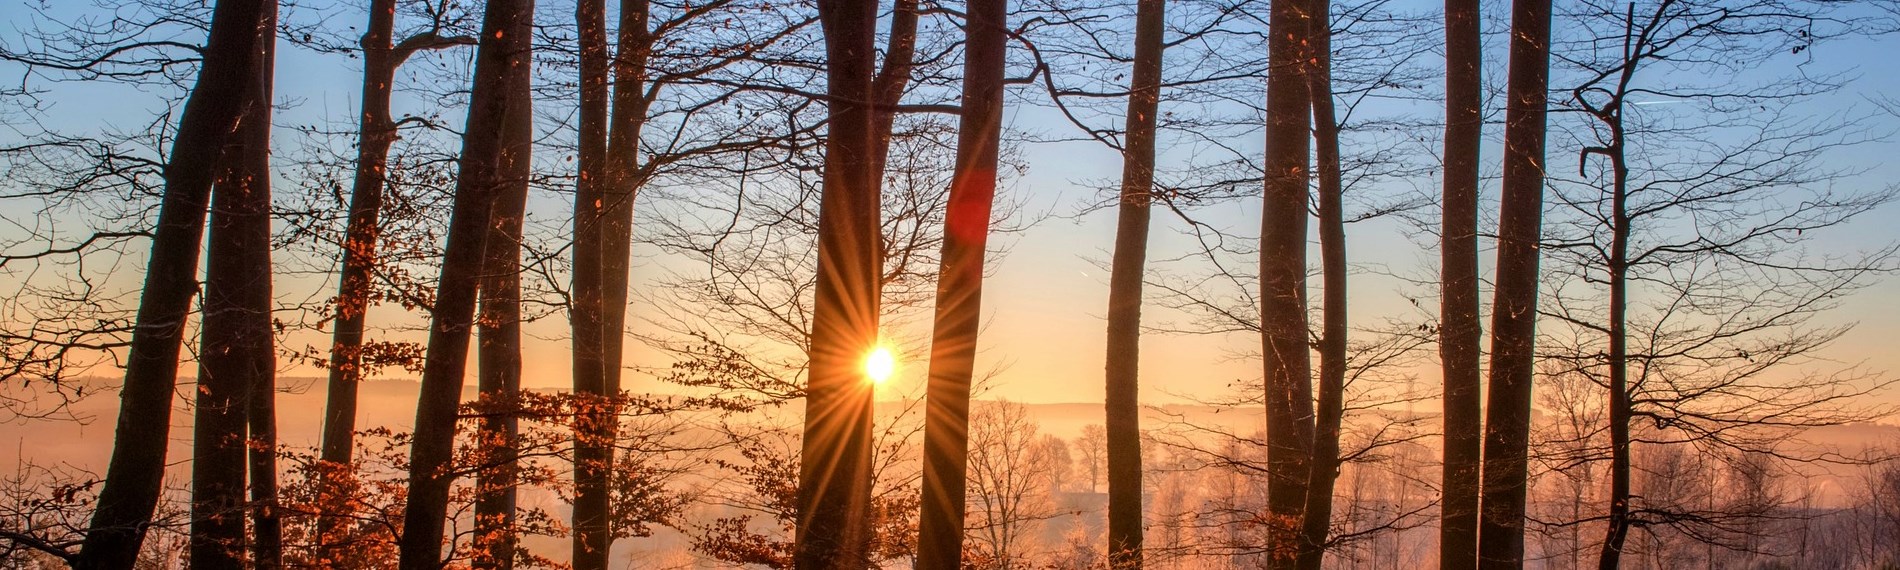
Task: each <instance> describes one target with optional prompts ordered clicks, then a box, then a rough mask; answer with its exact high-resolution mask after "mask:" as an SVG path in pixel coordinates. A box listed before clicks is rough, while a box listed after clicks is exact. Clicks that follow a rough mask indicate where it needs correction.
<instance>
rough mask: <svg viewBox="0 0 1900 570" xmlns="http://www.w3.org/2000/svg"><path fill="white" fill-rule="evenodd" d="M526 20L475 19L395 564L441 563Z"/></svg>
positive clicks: (526, 52)
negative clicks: (465, 108)
mask: <svg viewBox="0 0 1900 570" xmlns="http://www.w3.org/2000/svg"><path fill="white" fill-rule="evenodd" d="M533 18H534V2H533V0H490V1H489V3H488V6H487V12H486V14H485V15H484V17H483V21H482V35H481V43H480V47H478V48H477V50H476V54H475V85H474V90H473V92H472V93H471V97H470V104H469V112H468V121H467V124H466V127H465V132H464V134H463V137H462V157H461V164H460V170H461V172H460V175H459V176H458V177H457V179H456V188H455V206H454V212H453V214H452V218H451V219H450V220H449V234H448V241H447V243H446V244H445V246H444V248H443V252H442V255H443V259H442V273H441V276H440V277H439V281H438V283H437V285H436V304H435V311H434V314H433V317H432V321H433V322H432V323H431V326H430V327H429V349H428V354H427V356H426V360H425V361H424V364H423V371H422V389H421V394H420V395H419V396H418V399H417V403H416V431H415V435H414V438H413V443H412V444H411V448H410V465H409V497H408V498H409V501H408V504H407V505H405V508H404V510H403V533H402V544H401V559H400V564H401V567H402V568H403V569H404V570H424V569H434V568H436V567H438V566H440V565H441V563H442V540H443V535H442V529H443V522H444V521H443V519H444V518H445V517H446V516H447V514H448V499H449V486H450V484H451V483H453V479H454V477H453V474H452V473H451V472H450V467H451V465H450V463H451V459H452V455H453V453H454V451H455V423H456V415H457V414H456V412H457V407H458V405H459V404H460V401H461V396H462V376H463V374H464V373H465V372H466V371H467V365H468V342H469V329H470V328H472V327H473V325H474V323H473V321H474V316H475V303H476V288H477V285H478V283H479V280H480V278H481V272H482V268H483V261H484V260H485V259H486V255H485V253H484V248H485V247H486V242H487V237H488V232H489V231H490V227H491V226H492V225H493V223H494V215H495V203H496V202H499V201H501V200H502V196H503V195H504V193H505V192H506V191H507V189H508V181H507V174H506V173H505V172H503V171H502V164H501V159H502V155H503V140H504V139H505V138H506V137H505V133H506V132H507V125H508V121H509V119H508V116H509V115H510V114H514V113H524V114H525V113H528V112H529V109H526V108H522V105H521V103H523V102H524V101H523V100H522V99H521V98H520V97H515V96H512V95H511V93H510V91H511V90H513V89H514V88H515V82H514V79H513V78H514V74H515V73H516V70H517V69H519V68H523V67H526V66H528V65H529V64H530V63H531V61H530V59H531V58H530V56H531V53H530V51H531V49H532V47H531V44H530V39H531V38H530V35H529V34H530V32H531V30H532V28H533Z"/></svg>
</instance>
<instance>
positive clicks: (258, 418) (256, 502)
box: [199, 10, 284, 570]
mask: <svg viewBox="0 0 1900 570" xmlns="http://www.w3.org/2000/svg"><path fill="white" fill-rule="evenodd" d="M276 24H277V15H276V13H275V11H274V10H273V12H272V14H271V15H270V18H269V22H268V23H267V25H268V26H269V30H268V31H266V32H263V33H264V34H266V35H267V36H268V40H267V41H266V42H264V45H263V46H262V49H263V60H262V61H261V62H260V63H259V66H260V68H259V77H258V82H257V102H256V103H255V104H253V105H251V107H250V109H249V110H248V111H247V116H246V118H245V119H244V124H242V125H240V127H239V129H238V137H240V138H242V139H243V141H244V142H243V145H244V150H245V151H244V153H243V156H242V158H241V159H240V160H242V163H241V165H238V167H240V168H242V169H243V172H244V175H243V177H242V178H238V179H236V180H235V182H236V184H233V185H232V188H231V189H232V190H235V191H236V194H237V195H236V196H232V199H234V200H235V199H242V204H241V205H239V204H232V205H231V206H230V207H228V208H225V207H220V206H219V204H218V202H219V201H220V200H222V199H223V198H220V196H221V195H222V194H224V193H226V192H225V190H224V188H223V187H222V186H220V187H218V188H215V189H214V190H213V195H212V204H211V206H212V208H211V210H212V213H211V220H212V222H211V240H210V242H211V251H210V255H211V263H214V264H215V263H218V260H219V258H222V257H225V256H226V254H225V253H224V252H221V251H219V245H220V244H221V243H224V245H225V247H227V248H229V249H230V250H231V251H230V253H229V255H230V256H231V257H234V258H238V259H241V260H242V263H241V267H233V268H232V275H231V277H232V281H233V286H234V287H233V290H234V291H235V292H237V293H239V294H240V295H242V298H241V301H242V303H241V305H242V307H243V310H242V311H241V312H238V313H236V314H234V315H233V316H237V317H242V318H243V322H242V323H233V324H237V325H239V326H237V327H234V328H235V329H236V330H237V331H239V332H238V335H239V336H237V337H235V338H236V340H237V342H238V343H239V344H238V345H236V346H238V347H241V352H242V354H243V357H244V363H243V368H242V371H243V374H244V376H245V379H246V380H247V384H248V385H247V386H246V391H247V392H248V393H249V397H248V398H247V399H246V406H247V409H246V411H245V415H246V419H247V421H248V423H249V425H250V441H249V445H248V446H246V447H247V451H248V452H249V453H250V470H251V535H252V537H251V567H252V568H256V569H258V570H268V569H273V568H279V567H282V566H283V562H284V529H283V521H282V519H281V517H280V516H279V513H278V511H277V342H276V336H275V335H274V334H272V331H273V330H274V329H275V327H274V326H272V324H271V308H272V299H271V291H272V288H271V253H270V248H271V244H270V224H271V218H270V216H271V212H270V204H271V202H270V199H271V171H270V156H271V153H270V130H271V114H272V107H271V101H272V96H273V95H272V94H273V89H272V88H273V85H272V83H273V82H274V81H275V77H276V70H277V67H276V58H277V46H276V43H277V32H276ZM220 214H224V215H227V216H229V217H230V218H232V219H231V223H230V226H231V227H230V228H229V229H230V230H231V231H229V232H227V233H228V234H229V235H230V237H229V238H228V239H227V238H224V237H220V235H219V226H220V224H219V223H218V216H219V215H220ZM227 242H228V243H227ZM205 286H206V291H207V293H206V296H205V298H206V300H207V301H209V300H210V294H209V290H210V280H209V279H207V280H206V284H205ZM207 324H209V322H207ZM199 334H200V335H203V334H204V332H203V331H200V332H199ZM206 354H209V351H206Z"/></svg>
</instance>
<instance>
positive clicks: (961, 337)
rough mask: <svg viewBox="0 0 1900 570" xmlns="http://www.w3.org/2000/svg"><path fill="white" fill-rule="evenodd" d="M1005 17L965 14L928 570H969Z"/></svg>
mask: <svg viewBox="0 0 1900 570" xmlns="http://www.w3.org/2000/svg"><path fill="white" fill-rule="evenodd" d="M1008 10H1009V3H1008V2H1007V0H984V1H980V2H970V3H969V6H968V8H967V9H966V11H965V15H964V17H965V22H964V33H965V42H964V50H965V51H964V65H963V69H964V72H963V99H962V110H963V114H962V117H961V118H960V121H959V123H958V124H957V168H956V171H955V173H954V175H953V177H952V179H951V183H950V201H949V204H948V210H949V211H948V212H946V213H945V214H944V226H945V228H944V242H943V260H942V269H940V270H939V271H938V276H937V304H936V319H935V321H934V325H935V327H934V328H933V331H932V335H931V342H930V345H931V352H930V371H929V385H928V387H927V388H926V404H925V407H924V472H923V502H922V504H921V505H920V507H919V508H920V512H919V519H918V526H917V532H918V538H917V567H918V568H922V569H925V570H955V569H958V568H962V567H963V542H964V536H963V530H964V528H965V524H964V507H965V501H964V498H965V488H966V487H967V483H966V481H965V473H966V471H967V467H968V463H969V459H970V458H969V450H970V442H969V429H970V386H971V376H972V375H973V374H974V373H975V367H976V344H977V331H978V329H979V328H980V327H979V325H980V324H981V320H982V315H983V311H982V309H983V266H984V264H983V261H984V257H985V255H986V254H987V253H988V248H989V246H988V243H989V233H990V217H991V210H992V208H994V206H995V203H996V179H997V175H998V172H997V167H998V165H999V164H1000V163H1001V160H1000V159H999V156H998V155H999V153H1000V152H1001V146H1002V143H1001V140H1002V136H1003V64H1004V56H1005V55H1006V53H1005V50H1006V46H1007V43H1006V40H1007V39H1008V38H1007V37H1006V31H1007V27H1008V22H1007V21H1006V19H1007V18H1008ZM914 33H915V32H912V34H914ZM887 57H890V56H887ZM905 59H908V56H906V57H905ZM887 67H888V64H887Z"/></svg>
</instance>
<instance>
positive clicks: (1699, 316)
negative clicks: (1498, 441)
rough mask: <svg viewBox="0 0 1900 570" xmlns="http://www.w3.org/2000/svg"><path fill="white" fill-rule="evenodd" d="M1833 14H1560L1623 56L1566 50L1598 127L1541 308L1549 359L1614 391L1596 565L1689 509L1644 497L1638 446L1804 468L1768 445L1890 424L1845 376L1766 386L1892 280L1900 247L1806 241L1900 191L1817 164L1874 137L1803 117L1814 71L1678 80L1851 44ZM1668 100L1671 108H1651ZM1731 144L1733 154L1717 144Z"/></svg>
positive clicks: (1575, 97)
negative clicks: (1838, 317)
mask: <svg viewBox="0 0 1900 570" xmlns="http://www.w3.org/2000/svg"><path fill="white" fill-rule="evenodd" d="M1826 9H1827V6H1826V5H1825V4H1806V3H1798V2H1797V3H1784V2H1761V3H1752V4H1746V5H1727V4H1710V3H1703V2H1695V1H1685V0H1660V1H1657V2H1654V3H1648V4H1641V5H1639V4H1627V5H1622V6H1617V5H1609V4H1601V5H1599V4H1584V5H1581V6H1577V7H1573V8H1572V10H1573V11H1570V12H1567V13H1566V14H1565V15H1566V16H1567V17H1570V18H1575V19H1577V20H1578V21H1579V22H1580V24H1581V26H1580V27H1582V28H1583V29H1589V30H1595V31H1596V34H1595V35H1596V36H1597V37H1598V38H1600V39H1598V40H1597V41H1607V42H1612V43H1616V44H1620V46H1621V47H1620V49H1618V50H1615V51H1613V52H1606V51H1605V50H1602V49H1600V48H1599V47H1596V46H1593V45H1585V44H1578V45H1577V46H1576V47H1575V48H1574V49H1571V50H1563V51H1560V52H1559V53H1560V54H1562V56H1561V57H1562V58H1563V61H1564V63H1566V64H1568V65H1569V66H1573V67H1575V68H1576V70H1577V72H1578V75H1579V76H1580V79H1579V82H1578V83H1577V85H1576V87H1574V88H1572V89H1571V97H1570V100H1571V101H1570V102H1571V104H1572V105H1574V109H1575V111H1577V113H1576V115H1575V116H1577V117H1578V118H1580V119H1584V120H1585V121H1586V124H1587V126H1588V128H1587V130H1585V129H1579V131H1577V132H1587V133H1589V134H1590V136H1588V137H1580V138H1581V139H1582V140H1580V141H1579V142H1578V143H1577V146H1578V157H1579V165H1578V179H1576V180H1568V179H1562V178H1558V179H1557V180H1556V182H1557V184H1556V187H1557V188H1558V190H1559V192H1557V193H1555V194H1554V196H1555V197H1556V200H1557V201H1558V202H1559V203H1560V204H1562V205H1563V206H1564V208H1563V209H1562V210H1560V211H1559V212H1560V213H1561V214H1563V216H1562V217H1561V218H1559V221H1560V223H1559V224H1557V228H1558V230H1557V231H1555V232H1554V233H1555V234H1556V235H1554V236H1552V238H1551V239H1550V244H1549V247H1547V248H1546V249H1547V250H1548V251H1551V252H1552V253H1551V254H1550V255H1551V257H1553V261H1556V262H1558V263H1556V264H1555V266H1553V267H1551V268H1550V269H1549V270H1548V271H1547V272H1548V273H1549V274H1551V275H1552V276H1553V279H1552V280H1551V283H1552V286H1551V290H1550V292H1549V293H1548V294H1547V296H1548V298H1549V299H1550V302H1548V303H1546V305H1548V306H1550V307H1551V308H1550V309H1547V310H1545V311H1544V312H1543V314H1544V315H1546V316H1548V317H1551V318H1552V319H1554V320H1555V321H1557V322H1558V323H1559V325H1560V326H1562V327H1564V328H1566V329H1569V330H1568V331H1566V332H1567V333H1568V334H1564V335H1559V336H1558V337H1557V339H1556V340H1557V343H1556V344H1557V346H1554V347H1552V349H1553V350H1552V351H1551V352H1552V354H1551V357H1552V358H1553V359H1555V360H1557V361H1559V362H1562V363H1564V364H1563V366H1564V368H1565V372H1566V373H1574V374H1581V375H1583V376H1584V377H1586V378H1590V379H1592V380H1593V381H1597V382H1599V383H1600V384H1602V386H1603V387H1604V389H1606V390H1607V392H1608V396H1609V397H1608V404H1609V405H1608V413H1609V415H1608V418H1607V419H1606V427H1607V430H1608V437H1609V443H1608V448H1609V449H1608V455H1609V462H1610V466H1609V471H1608V476H1609V481H1608V482H1609V493H1608V498H1607V500H1608V503H1609V504H1608V505H1607V511H1608V513H1607V520H1606V529H1607V530H1606V536H1605V539H1604V540H1603V542H1602V550H1601V553H1600V554H1599V556H1598V566H1599V567H1600V568H1605V569H1608V568H1616V567H1618V566H1619V565H1620V562H1621V555H1622V553H1623V549H1624V546H1625V541H1626V539H1627V538H1628V534H1629V532H1630V531H1631V530H1632V529H1633V528H1636V527H1638V526H1647V525H1649V524H1652V523H1653V524H1667V522H1666V521H1670V520H1678V519H1679V517H1680V516H1683V515H1682V514H1681V513H1679V512H1677V513H1673V514H1671V513H1672V511H1676V510H1677V509H1675V508H1673V507H1669V506H1660V505H1659V506H1654V507H1651V508H1643V507H1638V506H1637V505H1635V504H1634V503H1635V502H1636V494H1635V492H1634V490H1633V489H1632V487H1631V475H1632V471H1633V464H1632V461H1633V459H1634V457H1633V453H1632V447H1633V444H1634V443H1638V442H1639V441H1640V442H1646V443H1652V444H1657V445H1668V444H1671V443H1680V444H1688V445H1692V446H1695V447H1698V448H1700V449H1701V451H1702V453H1703V455H1718V454H1722V453H1724V452H1727V451H1741V452H1744V454H1745V455H1746V453H1748V452H1768V453H1777V454H1778V455H1784V456H1786V455H1788V454H1795V455H1809V454H1800V453H1797V452H1792V451H1777V448H1778V447H1780V446H1779V445H1777V444H1776V443H1774V442H1775V440H1777V439H1780V437H1778V436H1774V435H1769V434H1771V433H1779V434H1788V433H1791V432H1792V430H1795V429H1799V428H1806V427H1814V426H1824V425H1832V424H1835V423H1840V422H1849V421H1856V420H1859V419H1861V418H1865V417H1870V416H1869V414H1870V413H1873V414H1877V413H1880V412H1879V411H1877V410H1871V409H1867V408H1864V407H1857V406H1855V405H1853V404H1850V403H1849V402H1850V401H1851V400H1853V399H1855V398H1857V397H1860V396H1862V395H1864V394H1866V393H1867V390H1869V389H1870V388H1866V387H1862V386H1855V385H1853V380H1854V378H1852V377H1851V375H1849V376H1843V375H1840V374H1835V375H1827V374H1817V375H1806V376H1803V377H1799V378H1795V379H1788V380H1780V379H1771V377H1772V376H1774V375H1776V373H1774V372H1771V370H1774V369H1775V368H1777V367H1780V366H1783V365H1786V364H1790V363H1792V362H1793V361H1795V360H1797V359H1802V358H1803V356H1804V355H1807V354H1810V353H1811V352H1812V351H1814V350H1817V349H1819V348H1820V347H1821V346H1824V345H1825V344H1826V343H1827V342H1829V341H1830V340H1832V339H1833V338H1836V337H1838V335H1839V334H1840V333H1841V332H1842V330H1839V329H1828V328H1819V327H1813V326H1810V325H1808V320H1809V318H1810V317H1811V316H1812V315H1815V314H1817V313H1819V312H1821V311H1825V310H1826V309H1828V308H1830V307H1831V306H1832V304H1831V303H1830V302H1828V299H1831V298H1835V297H1838V296H1840V295H1843V294H1845V293H1847V292H1850V291H1852V290H1853V289H1855V288H1857V287H1858V286H1859V284H1860V283H1862V282H1864V281H1865V280H1866V279H1867V278H1869V276H1870V275H1872V274H1875V273H1877V272H1880V271H1884V270H1887V269H1890V268H1891V266H1892V260H1893V257H1892V256H1893V254H1894V251H1895V250H1894V249H1893V248H1892V246H1888V247H1886V248H1883V249H1880V250H1876V251H1873V252H1867V253H1865V254H1862V255H1860V256H1859V257H1847V256H1837V255H1811V254H1806V253H1804V252H1802V251H1801V250H1800V245H1801V243H1802V242H1803V241H1804V239H1805V236H1806V234H1808V233H1811V232H1818V231H1821V230H1825V229H1827V228H1831V227H1834V226H1837V225H1839V224H1841V223H1844V222H1846V221H1847V220H1849V219H1851V218H1853V217H1854V216H1855V215H1857V214H1860V213H1863V212H1866V211H1868V210H1870V209H1872V208H1874V207H1876V206H1878V205H1879V204H1882V203H1885V202H1888V201H1890V200H1891V199H1892V198H1893V195H1894V194H1893V192H1892V191H1891V190H1888V191H1881V192H1841V191H1835V190H1829V189H1823V188H1821V186H1823V185H1825V184H1826V183H1828V182H1831V181H1833V180H1836V179H1838V178H1839V177H1841V176H1842V174H1840V173H1839V172H1838V171H1835V170H1831V169H1828V168H1826V167H1824V166H1823V165H1822V164H1821V163H1820V162H1819V161H1820V159H1821V158H1822V157H1823V156H1824V155H1825V154H1826V153H1827V152H1828V151H1830V150H1832V149H1835V148H1839V147H1841V146H1844V145H1848V144H1852V143H1853V142H1855V141H1856V140H1857V139H1858V138H1859V137H1860V136H1861V135H1858V134H1857V133H1856V132H1854V130H1853V129H1851V128H1850V127H1848V126H1847V123H1846V122H1839V123H1836V122H1833V121H1831V120H1828V119H1821V120H1818V121H1817V120H1812V119H1804V118H1802V117H1800V116H1799V115H1797V114H1795V111H1794V109H1795V107H1794V105H1795V104H1796V103H1798V102H1799V101H1800V100H1801V98H1803V97H1805V96H1807V95H1809V94H1812V93H1817V92H1821V91H1823V90H1826V89H1829V88H1830V83H1829V82H1828V80H1827V79H1826V78H1821V77H1813V76H1808V75H1806V74H1803V76H1801V77H1794V78H1790V79H1787V80H1783V81H1780V82H1776V83H1772V84H1770V85H1767V86H1760V87H1741V86H1720V85H1703V84H1699V83H1697V82H1694V81H1683V80H1679V79H1675V78H1676V77H1683V76H1684V75H1685V74H1684V72H1687V71H1694V70H1708V71H1714V72H1718V73H1720V72H1726V71H1738V70H1742V69H1765V68H1769V67H1770V66H1772V65H1774V64H1776V63H1777V61H1778V60H1780V59H1782V58H1794V59H1796V60H1797V61H1799V60H1800V59H1802V58H1803V57H1804V56H1802V55H1801V53H1802V52H1804V51H1807V50H1808V49H1810V48H1811V47H1812V46H1813V45H1815V43H1816V42H1819V41H1822V40H1824V39H1829V38H1831V37H1835V36H1837V35H1839V34H1841V33H1845V32H1846V30H1843V29H1842V28H1844V27H1845V26H1843V25H1838V24H1831V23H1830V22H1829V20H1828V16H1827V14H1826V13H1825V12H1824V10H1826ZM1791 30H1799V31H1798V32H1797V31H1791ZM1656 102H1673V103H1678V105H1675V106H1673V107H1669V108H1664V109H1657V110H1654V111H1651V110H1649V109H1645V108H1641V107H1638V104H1641V103H1656ZM1717 133H1722V134H1721V135H1718V134H1717ZM1722 139H1734V140H1739V141H1740V142H1738V143H1734V144H1724V143H1720V142H1715V141H1718V140H1722ZM1593 158H1600V159H1601V161H1595V162H1593V161H1592V160H1591V159H1593ZM1792 196H1802V198H1801V199H1799V200H1790V197H1792ZM1685 223H1686V227H1685V226H1684V224H1685ZM1572 339H1574V340H1572ZM1632 345H1633V346H1632ZM1559 347H1561V348H1559ZM1878 386H1879V384H1876V388H1877V387H1878ZM1743 401H1745V402H1747V404H1745V405H1744V404H1739V402H1743ZM1639 418H1648V419H1649V420H1651V421H1652V422H1653V423H1654V425H1656V426H1659V427H1660V428H1664V429H1657V430H1655V431H1654V432H1652V434H1651V435H1650V436H1648V437H1646V438H1645V437H1639V436H1637V435H1636V434H1634V433H1632V427H1633V425H1635V424H1637V423H1638V421H1637V420H1638V419H1639ZM1645 500H1647V499H1645ZM1687 504H1693V503H1685V505H1687ZM1754 510H1755V511H1756V512H1759V511H1760V509H1754ZM1644 512H1647V513H1648V514H1640V513H1644ZM1704 516H1705V517H1707V518H1710V519H1716V518H1733V517H1716V516H1715V515H1714V514H1713V513H1705V515H1704ZM1639 518H1644V519H1647V520H1640V521H1639V520H1638V519H1639Z"/></svg>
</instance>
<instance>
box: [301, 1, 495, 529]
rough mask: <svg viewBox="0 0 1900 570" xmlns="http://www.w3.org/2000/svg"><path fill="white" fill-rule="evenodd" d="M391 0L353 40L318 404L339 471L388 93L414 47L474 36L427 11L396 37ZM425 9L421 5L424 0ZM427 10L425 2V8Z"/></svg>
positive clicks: (388, 120)
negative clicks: (330, 320) (328, 331)
mask: <svg viewBox="0 0 1900 570" xmlns="http://www.w3.org/2000/svg"><path fill="white" fill-rule="evenodd" d="M398 4H399V2H398V0H374V1H373V2H371V3H370V6H369V23H368V26H367V27H366V28H365V29H364V31H363V37H362V38H361V39H360V40H359V42H358V43H359V45H360V46H361V48H362V52H363V98H362V101H361V102H360V103H359V105H360V106H361V108H362V116H361V117H360V118H359V121H358V127H357V143H356V163H355V169H354V177H353V179H352V182H351V187H350V201H349V205H348V206H347V209H348V211H349V220H348V222H347V223H346V224H347V225H346V227H345V229H344V234H343V235H344V237H343V244H342V246H343V247H342V248H341V249H342V258H343V262H342V268H341V269H339V270H338V279H337V281H338V285H337V294H336V299H335V301H334V303H335V306H336V308H335V311H336V322H335V325H334V327H335V328H334V329H333V332H332V337H331V345H330V351H329V363H328V367H329V383H328V386H327V390H328V391H327V394H328V400H327V401H326V402H325V405H324V419H323V444H322V450H323V460H324V461H326V462H328V463H330V464H333V465H337V466H338V468H339V469H341V468H343V467H345V466H348V465H350V464H351V463H352V458H351V453H352V452H353V451H354V450H355V448H356V445H355V438H356V408H357V406H356V396H357V384H358V383H360V382H361V381H362V380H363V378H364V377H365V375H366V373H367V372H368V370H369V368H370V364H371V362H369V361H366V359H365V358H364V357H365V356H366V349H365V337H364V334H363V333H364V328H365V323H366V321H367V317H368V311H369V307H370V304H371V302H372V298H373V297H374V295H373V291H374V284H373V273H374V270H375V268H376V266H377V261H378V259H377V257H378V256H377V245H378V244H377V242H378V240H380V239H382V236H383V224H384V222H383V219H382V210H383V206H384V201H385V190H386V188H387V186H388V185H389V184H388V179H389V167H390V164H389V150H390V147H391V146H392V145H394V144H395V142H396V138H397V136H398V130H397V129H398V124H397V122H396V120H395V118H394V116H393V114H392V113H391V111H390V98H391V95H392V94H393V93H394V91H395V82H396V69H397V68H399V67H401V66H402V64H403V62H405V61H408V59H409V58H410V57H411V56H413V55H415V54H416V53H418V52H422V51H425V50H432V49H441V48H447V47H451V46H458V45H473V44H474V43H475V38H471V37H466V36H445V35H443V34H444V29H445V25H446V24H447V16H446V14H445V13H444V12H443V11H440V10H429V15H430V16H432V18H431V22H430V27H429V29H427V30H425V31H423V32H419V33H417V34H415V35H411V36H409V37H406V38H404V39H403V40H402V41H401V42H400V43H397V42H395V34H396V32H395V29H396V8H397V7H398ZM425 7H427V5H426V4H425ZM425 9H426V8H425ZM319 477H321V478H322V479H323V481H322V482H321V483H320V486H321V487H322V489H323V491H324V493H326V494H334V495H338V496H339V497H340V496H342V495H346V494H347V491H345V490H343V489H341V487H342V486H344V485H347V484H348V482H347V481H343V480H341V479H340V478H339V477H333V476H328V475H322V474H319ZM324 508H325V509H326V510H325V512H324V513H323V516H322V518H321V519H319V522H318V524H317V527H316V533H317V536H318V541H319V542H323V541H325V540H327V539H325V538H323V537H324V536H328V535H330V534H334V533H336V532H339V529H338V528H337V526H338V525H340V524H342V518H341V517H342V515H343V513H344V511H343V510H342V509H341V506H340V503H339V507H338V508H329V507H324Z"/></svg>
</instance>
